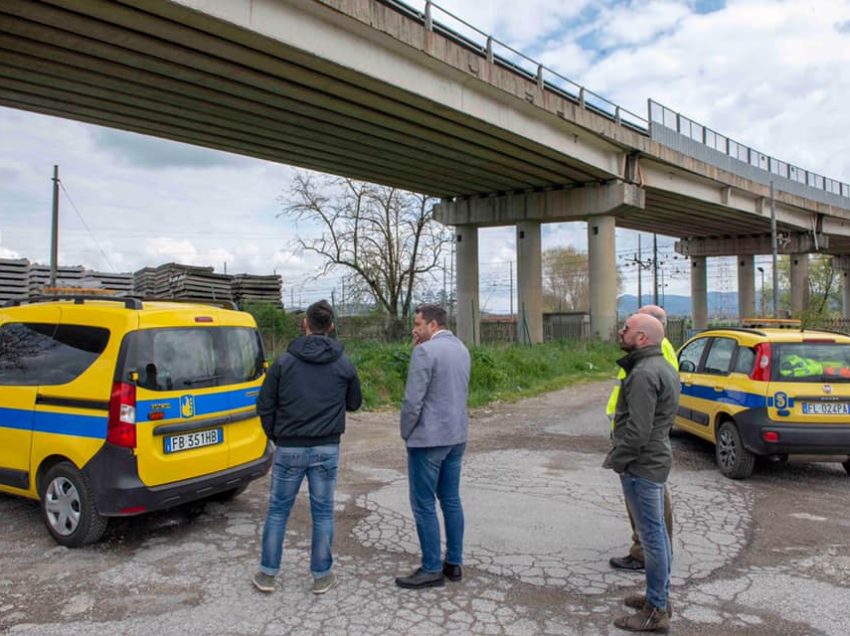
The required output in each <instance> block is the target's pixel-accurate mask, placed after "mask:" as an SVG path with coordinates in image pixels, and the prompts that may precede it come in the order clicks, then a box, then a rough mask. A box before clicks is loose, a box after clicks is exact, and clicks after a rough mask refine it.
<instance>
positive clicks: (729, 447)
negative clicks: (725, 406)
mask: <svg viewBox="0 0 850 636" xmlns="http://www.w3.org/2000/svg"><path fill="white" fill-rule="evenodd" d="M714 453H715V457H716V459H717V467H718V468H720V472H721V473H723V474H724V475H725V476H726V477H729V479H746V478H747V477H749V476H750V475H752V474H753V467H754V466H755V464H756V456H755V455H753V454H752V453H751V452H750V451H748V450H747V449H746V448H744V443H743V442H742V441H741V434H740V433H739V432H738V428H737V427H736V426H735V423H734V422H732V421H730V420H726V421H725V422H723V423H722V424H721V425H720V428H719V429H718V430H717V439H716V440H715V446H714Z"/></svg>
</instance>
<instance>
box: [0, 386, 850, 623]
mask: <svg viewBox="0 0 850 636" xmlns="http://www.w3.org/2000/svg"><path fill="white" fill-rule="evenodd" d="M609 386H610V384H609V383H608V382H604V383H595V384H585V385H581V386H578V387H574V388H571V389H567V390H564V391H560V392H556V393H551V394H548V395H545V396H542V397H539V398H534V399H531V400H526V401H523V402H520V403H517V404H503V405H496V406H494V407H492V408H488V409H482V410H479V411H476V412H475V413H474V414H473V418H472V422H471V427H470V444H469V450H468V453H467V457H466V460H465V466H464V473H463V498H464V505H465V510H466V557H465V560H466V565H465V578H464V580H463V582H461V583H457V584H451V583H449V584H447V586H446V587H445V588H443V589H436V590H430V591H407V590H399V589H397V588H396V587H395V586H394V584H393V578H394V577H395V576H397V575H399V574H406V573H408V572H409V571H411V570H412V569H413V568H415V567H416V565H417V553H418V546H417V542H416V532H415V528H414V525H413V521H412V518H411V514H410V510H409V507H408V503H407V480H406V472H405V470H406V469H405V453H404V449H403V446H402V444H401V441H400V439H399V438H398V433H397V414H396V413H393V412H383V413H368V414H356V415H355V416H353V417H351V418H350V419H349V431H348V433H347V434H346V435H345V437H344V441H343V457H342V465H341V472H340V479H339V486H338V497H337V530H336V544H335V555H336V566H335V567H336V570H337V573H338V575H339V577H340V583H339V585H338V586H337V587H336V588H335V589H333V590H331V591H330V592H329V593H327V594H326V595H324V596H320V597H316V596H314V595H312V594H311V593H310V589H309V588H310V577H309V540H310V526H309V508H308V505H307V502H306V497H304V498H302V499H300V500H299V502H298V504H297V505H296V509H295V511H294V512H293V516H292V518H291V520H290V526H289V530H288V532H287V539H286V544H285V548H284V565H283V568H284V572H283V575H282V577H281V579H280V581H279V585H278V590H277V591H276V592H275V593H274V594H271V595H262V594H260V593H259V592H256V591H255V590H254V589H253V587H252V585H251V582H250V581H251V576H252V574H253V572H254V571H255V569H256V566H257V562H258V558H259V542H260V536H261V533H262V522H263V519H264V514H265V506H266V497H267V488H268V480H267V479H263V480H260V481H258V482H255V483H254V484H253V485H252V486H251V487H250V488H249V489H248V491H247V492H246V493H244V494H243V495H242V496H240V497H239V498H237V499H236V500H234V501H233V502H230V503H228V504H221V503H200V504H196V505H190V506H187V507H183V508H179V509H175V510H170V511H166V512H162V513H156V514H151V515H147V516H143V517H137V518H133V519H122V520H118V521H114V522H113V523H112V524H111V526H110V529H109V530H108V531H107V534H106V536H105V538H104V540H103V541H102V542H101V543H99V544H97V545H95V546H92V547H88V548H83V549H77V550H69V549H66V548H62V547H59V546H57V545H56V544H55V543H53V541H52V540H51V539H50V537H49V535H48V534H47V531H46V530H45V529H44V528H43V527H42V523H41V520H40V517H39V514H38V508H37V505H36V503H35V502H30V501H26V500H21V499H16V498H12V497H7V496H4V495H0V632H2V633H9V634H39V635H41V634H62V635H66V634H139V635H142V634H144V635H145V636H150V635H151V634H155V635H156V636H165V635H168V634H186V633H190V634H319V633H321V634H364V635H366V634H368V635H373V634H387V635H389V634H517V635H522V634H529V635H532V634H618V633H623V632H620V631H619V630H617V629H616V628H614V627H613V625H612V621H613V618H614V617H615V616H617V615H619V614H620V613H622V612H624V611H625V608H624V607H622V605H621V599H622V597H623V596H624V595H625V594H628V593H632V592H637V591H642V584H643V579H642V576H641V575H639V574H633V573H623V572H618V571H614V570H612V569H611V568H610V567H609V566H608V563H607V562H608V558H609V557H610V556H621V555H623V554H625V553H626V550H627V546H628V540H629V535H630V531H629V527H628V521H627V519H626V516H625V510H624V507H623V501H622V495H621V493H620V491H619V481H618V479H617V478H616V476H615V475H614V474H613V473H611V472H610V471H606V470H604V469H602V468H601V462H602V457H603V455H604V453H605V451H606V449H607V446H608V440H607V420H605V418H604V416H603V415H602V409H603V404H604V400H605V397H606V396H607V392H608V389H609ZM673 444H674V453H675V467H674V472H673V475H672V476H671V480H670V490H671V494H672V497H673V507H674V516H675V536H674V565H673V581H672V583H673V587H672V591H671V595H672V600H673V603H674V609H675V612H676V613H675V616H674V620H673V627H672V630H671V632H672V633H676V634H686V635H688V636H691V635H695V636H701V635H704V636H715V635H716V636H720V635H726V634H748V635H754V636H759V635H765V636H767V635H786V634H787V635H789V636H790V635H794V636H798V635H804V634H806V635H808V634H825V635H826V634H828V635H834V636H844V635H846V634H848V633H850V614H848V612H847V609H846V608H848V607H850V513H848V511H847V502H848V489H849V488H850V477H848V476H847V475H846V474H845V472H844V470H843V468H842V467H841V466H840V464H838V463H806V462H798V461H796V460H792V462H790V463H787V464H780V463H769V464H764V465H759V466H758V467H757V468H756V472H755V474H754V475H753V476H752V477H751V478H750V479H749V480H747V481H744V482H738V481H731V480H728V479H726V478H724V477H722V476H721V475H720V474H719V472H718V471H717V469H716V468H715V467H714V460H713V450H712V447H711V446H710V445H707V444H704V443H703V442H700V441H698V440H695V439H692V438H690V437H686V436H685V435H684V434H676V435H674V437H673Z"/></svg>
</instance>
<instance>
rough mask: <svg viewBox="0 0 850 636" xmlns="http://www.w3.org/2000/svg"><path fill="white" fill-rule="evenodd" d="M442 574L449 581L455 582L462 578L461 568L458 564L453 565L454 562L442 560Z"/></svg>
mask: <svg viewBox="0 0 850 636" xmlns="http://www.w3.org/2000/svg"><path fill="white" fill-rule="evenodd" d="M443 576H445V577H446V578H447V579H448V580H449V581H452V582H454V583H457V582H458V581H460V580H461V579H462V578H463V568H462V567H461V566H459V565H455V564H454V563H449V562H448V561H443Z"/></svg>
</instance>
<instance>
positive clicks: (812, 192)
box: [648, 99, 850, 209]
mask: <svg viewBox="0 0 850 636" xmlns="http://www.w3.org/2000/svg"><path fill="white" fill-rule="evenodd" d="M648 111H649V122H650V123H649V135H650V137H651V138H652V140H653V141H657V142H658V143H660V144H662V145H664V146H667V147H668V148H672V149H673V150H677V151H679V152H681V153H683V154H685V155H688V156H689V157H694V158H695V159H699V160H700V161H704V162H705V163H708V164H710V165H713V166H717V167H718V168H722V169H723V170H726V171H728V172H731V173H733V174H737V175H739V176H742V177H745V178H747V179H750V180H752V181H755V182H756V183H761V184H762V185H770V182H771V181H773V182H774V184H775V186H776V187H777V188H778V189H780V190H783V191H784V192H789V193H791V194H796V195H798V196H803V197H806V198H809V199H813V200H815V201H819V202H821V203H827V204H829V205H836V206H838V207H842V208H845V209H847V208H848V207H850V184H847V183H842V182H840V181H837V180H836V179H830V178H828V177H824V176H822V175H819V174H817V173H815V172H811V171H809V170H803V169H802V168H799V167H797V166H795V165H793V164H790V163H788V162H785V161H780V160H779V159H775V158H774V157H771V156H769V155H766V154H765V153H763V152H759V151H758V150H755V149H753V148H750V147H749V146H746V145H744V144H742V143H740V142H737V141H735V140H733V139H730V138H729V137H727V136H725V135H721V134H720V133H718V132H716V131H714V130H712V129H711V128H709V127H708V126H704V125H702V124H700V123H697V122H696V121H694V120H692V119H689V118H688V117H685V116H684V115H682V114H680V113H677V112H676V111H674V110H672V109H670V108H667V107H666V106H663V105H662V104H659V103H658V102H656V101H654V100H652V99H650V100H648Z"/></svg>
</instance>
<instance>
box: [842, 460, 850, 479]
mask: <svg viewBox="0 0 850 636" xmlns="http://www.w3.org/2000/svg"><path fill="white" fill-rule="evenodd" d="M841 465H842V466H844V470H845V472H846V473H847V474H848V475H850V459H848V460H847V461H846V462H841Z"/></svg>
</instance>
